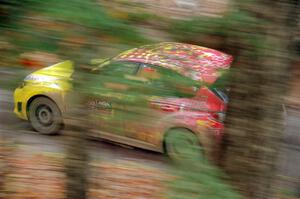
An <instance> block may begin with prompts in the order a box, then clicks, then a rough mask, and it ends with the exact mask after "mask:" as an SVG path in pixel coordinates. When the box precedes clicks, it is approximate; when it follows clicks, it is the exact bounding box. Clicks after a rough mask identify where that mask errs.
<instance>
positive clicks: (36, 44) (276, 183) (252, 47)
mask: <svg viewBox="0 0 300 199" xmlns="http://www.w3.org/2000/svg"><path fill="white" fill-rule="evenodd" d="M0 33H1V34H0V60H1V64H0V67H1V68H3V70H2V71H4V72H3V74H4V75H2V76H1V80H0V87H1V88H4V89H13V88H15V87H16V86H17V85H18V83H19V82H20V80H21V79H23V78H24V74H27V73H29V72H30V71H32V70H35V69H38V68H41V67H44V66H48V65H51V64H54V63H57V62H58V61H61V60H65V59H71V60H74V61H75V62H76V64H77V66H78V67H80V68H85V67H88V65H89V63H90V60H91V59H95V58H107V57H112V56H114V55H116V54H118V53H119V52H121V51H123V50H126V49H130V48H133V47H137V46H140V45H143V44H149V43H156V42H160V41H178V42H184V43H191V44H197V45H201V46H206V47H210V48H214V49H218V50H221V51H224V52H226V53H228V54H231V55H233V56H234V59H235V62H234V64H233V66H232V74H233V75H232V79H231V94H230V99H231V101H230V104H229V111H228V117H227V118H226V121H225V124H226V131H225V132H226V139H225V140H224V143H223V152H222V154H221V155H220V157H219V164H220V167H215V166H212V165H198V166H195V167H193V168H186V167H183V168H182V167H176V168H172V169H169V170H168V171H161V170H157V169H156V170H153V169H151V168H148V167H141V166H140V165H135V164H131V163H129V164H125V165H122V166H120V164H118V165H114V166H112V165H110V164H108V163H105V162H102V163H101V161H100V163H96V162H92V161H89V160H88V158H87V157H85V156H86V154H85V153H84V151H83V150H82V151H78V147H77V152H78V153H77V154H75V156H72V154H67V155H65V154H58V153H56V154H52V153H51V154H49V153H42V154H35V155H31V156H29V155H28V154H27V155H26V154H24V153H23V152H22V150H20V151H21V152H16V151H18V149H16V148H18V147H16V146H15V145H16V144H15V143H11V142H9V141H7V140H5V139H4V138H3V140H1V147H2V150H1V152H0V153H1V156H0V157H1V168H3V169H1V172H0V175H1V176H0V178H1V179H0V187H1V194H0V198H13V199H16V198H53V199H54V198H55V199H56V198H64V195H65V193H67V194H66V195H67V196H68V198H74V199H75V198H86V197H87V196H89V198H137V197H138V196H143V197H144V198H181V199H182V198H230V199H232V198H242V197H245V198H296V197H297V194H298V195H299V193H297V189H300V188H299V187H300V185H299V184H300V183H299V181H297V180H296V181H294V184H296V185H294V186H296V187H297V188H295V189H293V191H289V190H288V189H287V188H282V187H280V186H281V181H282V179H281V178H280V177H278V174H277V161H278V160H277V157H278V154H279V153H280V150H281V149H280V146H281V140H282V136H283V134H282V132H283V124H284V122H283V118H282V113H283V111H282V104H287V105H289V106H291V107H299V104H300V103H299V96H300V89H299V86H300V83H299V74H300V70H299V63H300V61H299V55H297V50H298V51H299V49H297V42H298V48H299V36H300V28H299V2H298V1H296V0H263V1H256V0H249V1H248V0H247V1H229V0H211V1H209V0H199V1H198V0H186V1H183V0H144V1H137V0H98V1H96V0H67V1H60V0H48V1H41V0H0ZM77 130H78V129H77ZM80 130H82V129H79V131H80ZM81 141H82V139H81V137H80V136H78V137H77V140H76V139H75V140H74V142H73V143H72V142H71V145H72V144H73V145H75V148H76V144H77V146H78V143H82V142H81ZM71 147H73V148H71V150H69V153H72V152H74V153H76V150H73V149H74V146H71ZM80 149H83V148H80ZM11 154H14V155H11ZM73 155H74V154H73ZM76 155H78V156H76ZM65 156H66V157H67V159H68V158H69V160H70V159H71V160H72V161H71V163H70V164H67V167H66V168H68V169H70V170H72V169H74V172H75V173H76V175H77V176H75V177H74V173H72V172H71V173H70V172H68V171H67V172H65V170H64V169H63V168H62V166H61V165H63V159H64V157H65ZM100 156H101V155H100ZM29 160H30V161H29ZM32 162H34V163H32ZM87 162H89V163H87ZM36 163H38V164H40V166H41V167H42V168H43V169H44V171H47V170H50V171H51V172H50V173H49V176H47V177H45V178H44V179H43V180H44V181H42V183H44V184H45V187H43V188H40V189H34V184H31V185H30V183H32V182H30V181H31V180H28V179H31V178H34V179H38V175H39V174H38V172H36V170H35V169H36V167H35V166H33V165H34V164H36ZM10 165H14V166H13V167H10ZM22 165H27V170H26V169H25V168H22ZM68 165H69V166H70V165H76V166H75V167H76V168H73V167H72V166H71V167H68ZM87 165H89V172H90V173H93V175H92V174H87V171H85V168H86V167H87ZM28 168H29V169H30V168H32V171H30V172H29V171H28ZM219 168H222V169H219ZM137 170H138V172H140V173H142V176H138V177H136V176H133V177H132V178H128V179H127V178H126V177H125V179H124V178H123V180H124V183H123V184H122V182H121V181H122V179H118V178H116V176H114V177H111V176H109V175H108V174H109V173H114V172H116V173H118V174H119V176H132V173H135V172H136V171H137ZM186 170H188V171H190V172H185V171H186ZM173 171H174V172H173ZM23 172H29V173H28V174H27V175H26V176H23V174H24V173H23ZM39 172H40V171H39ZM64 172H65V173H67V174H66V176H67V178H68V177H69V178H70V179H69V180H73V181H77V183H76V182H75V183H65V174H62V173H64ZM98 172H99V173H100V174H98ZM96 173H97V174H96ZM174 173H175V175H174ZM224 173H225V174H224ZM98 175H99V176H100V177H99V176H98ZM30 176H31V177H30ZM32 176H33V177H32ZM97 177H99V179H100V178H101V177H102V181H101V180H100V181H99V179H98V178H97ZM139 177H142V178H144V181H143V180H141V179H140V178H139ZM103 179H105V180H103ZM87 182H89V185H90V187H88V186H87V185H86V184H87ZM24 183H28V185H26V186H24ZM103 183H106V185H103ZM107 183H108V184H109V183H111V184H113V183H115V184H117V185H116V186H119V188H117V192H118V194H121V193H122V194H124V195H117V196H116V195H110V194H112V192H114V191H116V189H114V188H113V185H112V186H111V187H109V186H108V185H107ZM127 183H128V187H126V186H124V184H127ZM129 185H131V186H132V187H136V189H139V190H132V189H133V188H132V187H130V186H129ZM149 185H150V186H149ZM122 186H123V187H122ZM107 187H108V188H107ZM120 187H121V188H120ZM124 187H125V188H124ZM118 189H122V191H120V190H118ZM295 190H296V191H295ZM43 192H48V193H49V194H48V195H47V196H45V195H44V193H43ZM299 192H300V191H299ZM50 193H51V194H52V195H51V194H50ZM86 193H87V194H86ZM134 194H135V195H134ZM25 195H27V196H28V197H27V196H26V197H25ZM41 195H43V197H41ZM143 197H141V198H143Z"/></svg>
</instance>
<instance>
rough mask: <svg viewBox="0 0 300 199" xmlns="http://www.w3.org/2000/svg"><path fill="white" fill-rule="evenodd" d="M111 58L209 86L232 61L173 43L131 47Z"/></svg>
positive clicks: (199, 48) (193, 46)
mask: <svg viewBox="0 0 300 199" xmlns="http://www.w3.org/2000/svg"><path fill="white" fill-rule="evenodd" d="M114 59H115V60H122V61H134V62H142V63H147V64H153V65H158V66H161V67H165V68H169V69H172V70H175V71H177V72H179V73H181V74H183V75H185V76H189V77H191V78H193V79H195V80H200V81H204V82H207V83H213V82H214V81H215V80H216V79H217V78H218V75H219V74H218V73H217V71H218V69H228V68H229V67H230V64H231V62H232V56H230V55H228V54H225V53H223V52H220V51H217V50H214V49H210V48H206V47H201V46H197V45H192V44H184V43H176V42H163V43H158V44H153V45H145V46H142V47H139V48H134V49H131V50H128V51H125V52H123V53H121V54H120V55H118V56H117V57H115V58H114Z"/></svg>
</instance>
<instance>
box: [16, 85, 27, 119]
mask: <svg viewBox="0 0 300 199" xmlns="http://www.w3.org/2000/svg"><path fill="white" fill-rule="evenodd" d="M26 104H27V103H26V99H25V92H24V89H23V88H20V87H18V88H16V90H15V92H14V113H15V114H16V115H17V117H18V118H20V119H24V120H28V118H27V108H26Z"/></svg>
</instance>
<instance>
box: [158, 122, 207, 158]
mask: <svg viewBox="0 0 300 199" xmlns="http://www.w3.org/2000/svg"><path fill="white" fill-rule="evenodd" d="M178 129H182V130H186V131H188V132H190V133H192V134H193V135H195V136H196V137H197V138H198V142H199V144H200V145H202V143H201V141H200V138H199V136H198V134H197V133H196V132H194V131H193V130H192V129H190V128H187V127H180V126H178V127H171V128H168V129H167V130H166V131H165V132H164V135H163V140H162V149H163V153H164V154H167V148H166V137H167V136H168V134H170V132H171V131H172V130H178Z"/></svg>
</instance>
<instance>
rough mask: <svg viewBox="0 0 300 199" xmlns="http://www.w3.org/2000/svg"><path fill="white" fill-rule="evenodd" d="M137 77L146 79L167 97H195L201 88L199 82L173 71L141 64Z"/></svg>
mask: <svg viewBox="0 0 300 199" xmlns="http://www.w3.org/2000/svg"><path fill="white" fill-rule="evenodd" d="M137 76H139V77H143V78H146V79H147V80H148V81H149V83H150V84H151V85H152V87H154V88H156V89H159V90H161V91H162V92H164V93H165V94H167V95H173V96H178V97H180V96H182V97H184V96H186V97H187V96H193V95H195V91H196V89H197V88H198V87H199V82H196V81H195V80H193V79H191V78H188V77H185V76H183V75H181V74H179V73H177V72H176V71H173V70H171V69H167V68H163V67H159V66H153V65H149V64H141V65H140V68H139V71H138V73H137Z"/></svg>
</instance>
